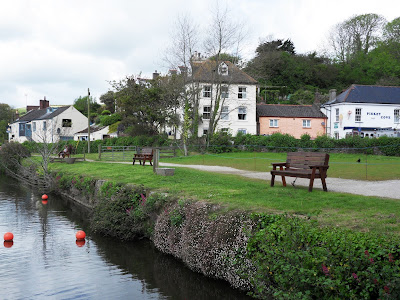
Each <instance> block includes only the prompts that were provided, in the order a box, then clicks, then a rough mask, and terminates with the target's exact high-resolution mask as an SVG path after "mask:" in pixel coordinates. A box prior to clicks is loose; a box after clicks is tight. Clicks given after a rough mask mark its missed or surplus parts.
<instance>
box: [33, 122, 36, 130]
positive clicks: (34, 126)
mask: <svg viewBox="0 0 400 300" xmlns="http://www.w3.org/2000/svg"><path fill="white" fill-rule="evenodd" d="M35 131H36V122H32V132H35Z"/></svg>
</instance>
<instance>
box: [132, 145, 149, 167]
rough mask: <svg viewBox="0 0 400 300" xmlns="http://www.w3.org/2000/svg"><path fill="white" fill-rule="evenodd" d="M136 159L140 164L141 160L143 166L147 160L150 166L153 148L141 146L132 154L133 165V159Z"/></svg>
mask: <svg viewBox="0 0 400 300" xmlns="http://www.w3.org/2000/svg"><path fill="white" fill-rule="evenodd" d="M136 160H138V161H139V163H140V164H142V161H143V166H144V164H145V163H146V160H147V161H149V163H150V165H151V166H152V165H153V164H152V163H151V161H152V160H153V148H142V149H140V150H139V151H138V153H136V154H134V157H133V163H132V164H133V165H134V164H135V161H136Z"/></svg>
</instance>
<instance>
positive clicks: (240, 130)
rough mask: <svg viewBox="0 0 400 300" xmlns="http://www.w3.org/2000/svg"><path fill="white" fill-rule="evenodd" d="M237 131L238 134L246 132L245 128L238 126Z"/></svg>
mask: <svg viewBox="0 0 400 300" xmlns="http://www.w3.org/2000/svg"><path fill="white" fill-rule="evenodd" d="M238 133H240V134H246V133H247V130H246V129H245V128H239V129H238Z"/></svg>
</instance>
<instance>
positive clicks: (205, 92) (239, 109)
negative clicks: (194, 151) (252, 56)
mask: <svg viewBox="0 0 400 300" xmlns="http://www.w3.org/2000/svg"><path fill="white" fill-rule="evenodd" d="M192 80H193V81H194V82H195V84H196V86H197V89H198V91H199V115H200V119H201V122H200V124H199V131H198V135H199V136H202V135H204V134H207V131H208V128H209V122H210V117H211V113H212V112H211V110H212V109H213V106H214V105H215V100H214V99H215V97H220V99H221V100H220V105H219V109H218V114H217V117H218V118H219V120H218V123H217V126H216V128H215V131H226V132H229V133H231V134H232V135H234V136H235V135H237V134H238V133H239V132H241V133H245V134H247V133H249V134H256V133H257V122H256V97H257V81H256V80H255V79H253V78H252V77H250V76H249V75H247V74H246V73H245V72H244V71H242V70H240V69H239V68H238V67H237V66H236V65H234V64H233V63H231V62H230V61H222V62H219V63H218V65H217V63H216V62H215V61H212V60H201V59H199V60H197V61H195V62H194V63H193V70H192Z"/></svg>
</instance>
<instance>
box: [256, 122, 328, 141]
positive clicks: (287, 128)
mask: <svg viewBox="0 0 400 300" xmlns="http://www.w3.org/2000/svg"><path fill="white" fill-rule="evenodd" d="M271 119H272V120H278V127H271V126H270V120H271ZM303 120H310V128H306V127H303ZM324 122H325V123H326V119H324V118H284V117H260V118H259V125H260V134H261V135H264V134H265V135H271V134H273V133H278V132H279V133H282V134H290V135H292V136H294V137H295V138H297V139H299V138H300V137H301V136H302V135H303V134H306V133H307V134H309V135H310V137H311V138H312V139H315V138H316V137H317V136H320V135H324V134H325V126H324V125H322V123H324Z"/></svg>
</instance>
